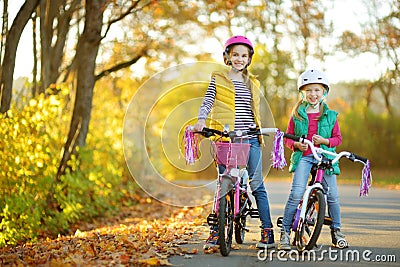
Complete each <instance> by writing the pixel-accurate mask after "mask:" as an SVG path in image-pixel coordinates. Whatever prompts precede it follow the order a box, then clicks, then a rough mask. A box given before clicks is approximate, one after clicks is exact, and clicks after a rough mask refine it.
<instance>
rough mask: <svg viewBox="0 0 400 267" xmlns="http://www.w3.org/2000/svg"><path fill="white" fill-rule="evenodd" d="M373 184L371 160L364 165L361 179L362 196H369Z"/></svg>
mask: <svg viewBox="0 0 400 267" xmlns="http://www.w3.org/2000/svg"><path fill="white" fill-rule="evenodd" d="M371 184H372V174H371V166H370V162H369V160H367V163H366V164H365V165H364V168H363V170H362V177H361V187H360V196H368V192H369V188H370V187H371Z"/></svg>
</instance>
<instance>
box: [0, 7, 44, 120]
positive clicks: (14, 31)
mask: <svg viewBox="0 0 400 267" xmlns="http://www.w3.org/2000/svg"><path fill="white" fill-rule="evenodd" d="M39 1H40V0H26V1H25V3H24V4H23V5H22V7H21V9H20V10H19V12H18V14H17V16H16V17H15V19H14V21H13V23H12V25H11V28H10V31H9V32H8V35H7V39H6V46H5V51H4V60H3V63H2V67H1V69H2V72H1V80H0V92H1V93H0V96H1V107H0V112H1V113H5V112H7V110H9V109H10V105H11V98H12V84H13V78H14V68H15V57H16V54H17V47H18V43H19V39H20V38H21V34H22V31H23V30H24V28H25V25H26V24H27V23H28V21H29V19H30V18H31V15H32V13H33V12H34V11H35V8H36V7H37V6H38V4H39Z"/></svg>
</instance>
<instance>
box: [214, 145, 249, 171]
mask: <svg viewBox="0 0 400 267" xmlns="http://www.w3.org/2000/svg"><path fill="white" fill-rule="evenodd" d="M214 149H215V158H216V159H215V160H216V162H217V164H223V165H227V166H244V165H247V159H248V156H249V151H250V144H247V143H223V142H215V143H214Z"/></svg>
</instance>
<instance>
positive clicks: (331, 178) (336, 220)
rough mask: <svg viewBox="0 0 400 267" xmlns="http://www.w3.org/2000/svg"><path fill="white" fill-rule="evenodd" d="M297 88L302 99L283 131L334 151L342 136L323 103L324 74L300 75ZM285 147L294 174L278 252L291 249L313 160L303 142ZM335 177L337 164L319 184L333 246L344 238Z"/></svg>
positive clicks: (326, 85) (326, 89)
mask: <svg viewBox="0 0 400 267" xmlns="http://www.w3.org/2000/svg"><path fill="white" fill-rule="evenodd" d="M297 89H298V91H299V93H300V95H301V99H300V100H299V102H298V103H297V104H296V106H295V107H294V109H293V112H292V116H291V118H290V120H289V124H288V127H287V131H286V132H287V133H289V134H294V135H297V136H306V137H307V139H308V140H310V141H312V142H314V145H316V146H317V147H319V146H320V147H322V148H324V149H326V150H331V151H335V148H336V147H337V146H338V145H340V144H341V143H342V135H341V133H340V128H339V124H338V121H337V115H338V113H337V112H336V111H334V110H330V109H329V107H328V105H327V104H326V103H325V102H324V101H323V100H324V99H325V97H326V96H327V95H328V92H329V82H328V79H327V78H326V76H325V74H324V73H323V72H321V71H319V70H315V69H311V70H307V71H305V72H303V73H302V74H301V75H300V76H299V78H298V81H297ZM285 145H286V146H287V147H288V148H290V149H291V150H292V151H293V153H292V155H291V158H290V166H289V171H290V172H293V180H292V189H291V192H290V195H289V198H288V200H287V203H286V207H285V212H284V215H283V222H282V229H281V238H280V242H279V245H278V249H283V250H290V249H291V247H290V229H291V225H292V220H293V217H294V214H295V212H296V208H297V206H298V204H299V203H300V200H301V199H302V197H303V194H304V191H305V189H306V185H307V182H308V177H309V175H310V171H311V167H312V165H313V163H314V162H315V159H314V156H313V155H312V152H311V149H310V148H309V147H308V145H307V144H305V143H301V142H295V141H293V140H291V139H288V138H287V139H285ZM338 174H340V169H339V165H338V163H336V164H334V166H333V170H332V171H329V170H326V171H325V176H324V179H323V182H322V185H323V187H324V189H325V192H327V202H328V213H329V215H330V217H331V218H332V225H331V236H332V245H334V246H336V244H337V241H338V240H339V239H344V235H343V234H342V233H341V231H340V228H341V219H340V204H339V197H338V190H337V183H336V175H338Z"/></svg>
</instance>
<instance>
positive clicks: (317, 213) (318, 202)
mask: <svg viewBox="0 0 400 267" xmlns="http://www.w3.org/2000/svg"><path fill="white" fill-rule="evenodd" d="M325 207H326V203H325V197H324V194H323V192H322V191H321V190H315V191H314V192H313V193H312V194H311V195H310V197H309V198H308V201H307V209H306V215H305V219H304V221H301V222H299V226H298V228H297V231H296V233H295V242H296V247H297V250H299V251H303V250H305V249H306V250H311V249H313V248H314V246H315V244H316V243H317V240H318V238H319V235H320V233H321V229H322V225H323V224H324V217H325Z"/></svg>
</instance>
